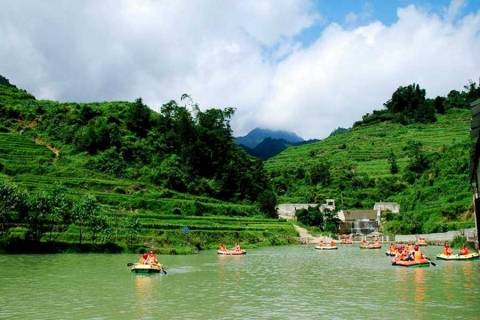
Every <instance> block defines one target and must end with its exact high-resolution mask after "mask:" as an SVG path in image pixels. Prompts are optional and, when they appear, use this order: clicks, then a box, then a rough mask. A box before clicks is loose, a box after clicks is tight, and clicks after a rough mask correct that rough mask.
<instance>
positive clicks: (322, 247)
mask: <svg viewBox="0 0 480 320" xmlns="http://www.w3.org/2000/svg"><path fill="white" fill-rule="evenodd" d="M315 249H317V250H337V249H338V247H336V246H335V247H332V246H315Z"/></svg>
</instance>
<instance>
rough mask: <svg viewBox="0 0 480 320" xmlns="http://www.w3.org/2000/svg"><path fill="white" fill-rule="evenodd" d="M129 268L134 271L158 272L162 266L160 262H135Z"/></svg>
mask: <svg viewBox="0 0 480 320" xmlns="http://www.w3.org/2000/svg"><path fill="white" fill-rule="evenodd" d="M131 270H132V272H135V273H160V272H161V271H162V266H161V265H160V264H143V263H135V264H134V265H133V266H132V268H131Z"/></svg>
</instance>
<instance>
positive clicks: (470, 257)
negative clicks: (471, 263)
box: [437, 252, 480, 260]
mask: <svg viewBox="0 0 480 320" xmlns="http://www.w3.org/2000/svg"><path fill="white" fill-rule="evenodd" d="M478 258H480V254H478V253H477V252H472V253H469V254H465V255H458V254H451V255H449V256H447V255H445V254H443V253H441V254H438V255H437V259H440V260H474V259H478Z"/></svg>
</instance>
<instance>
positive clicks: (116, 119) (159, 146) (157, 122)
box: [0, 78, 276, 216]
mask: <svg viewBox="0 0 480 320" xmlns="http://www.w3.org/2000/svg"><path fill="white" fill-rule="evenodd" d="M3 79H4V78H3ZM0 90H1V91H2V92H0V93H1V94H0V120H2V123H3V124H4V126H5V127H6V129H8V130H11V129H17V130H22V132H29V131H30V132H31V134H32V135H41V136H46V137H48V139H49V141H51V142H52V143H53V144H57V145H59V146H72V147H73V148H74V151H75V152H76V153H78V154H84V155H87V156H88V159H89V160H88V162H87V163H86V167H87V168H88V169H91V170H96V171H99V172H104V173H107V174H110V175H115V176H117V177H121V178H127V179H135V180H140V181H145V182H149V183H152V184H155V185H157V186H161V187H165V188H168V189H171V190H175V191H179V192H186V193H190V194H195V195H204V196H208V197H214V198H217V199H221V200H225V201H231V202H245V203H258V205H259V207H260V208H262V210H264V212H265V213H266V214H268V215H271V216H274V215H275V205H274V204H275V203H276V198H275V194H274V193H273V192H272V187H271V184H270V181H269V177H268V175H267V173H266V171H265V170H264V168H263V163H262V162H261V161H260V160H258V159H255V158H253V157H251V156H249V155H248V154H246V152H245V151H244V150H242V149H241V148H239V147H238V146H237V145H236V144H235V143H234V140H233V136H232V130H231V127H230V120H231V118H232V116H233V114H234V109H233V108H224V109H220V108H210V109H205V110H201V109H200V108H199V106H198V105H197V104H196V103H194V102H193V101H192V100H191V98H190V97H189V96H188V95H183V96H182V97H181V99H180V103H178V102H176V101H174V100H172V101H169V102H167V103H165V104H163V105H162V106H161V107H160V109H159V111H158V112H156V111H153V110H152V109H150V108H149V107H148V106H146V105H145V104H144V103H143V101H142V99H141V98H139V99H137V100H136V101H135V102H133V103H131V102H101V103H84V104H78V103H58V102H55V101H43V100H41V101H38V100H35V99H34V98H33V97H32V96H30V95H26V93H24V92H23V91H21V90H18V89H16V87H14V86H12V85H10V84H9V83H8V80H6V81H3V82H2V83H0ZM19 123H21V124H23V127H22V128H19ZM29 123H30V124H31V123H35V125H30V126H28V125H25V124H29ZM0 129H1V128H0Z"/></svg>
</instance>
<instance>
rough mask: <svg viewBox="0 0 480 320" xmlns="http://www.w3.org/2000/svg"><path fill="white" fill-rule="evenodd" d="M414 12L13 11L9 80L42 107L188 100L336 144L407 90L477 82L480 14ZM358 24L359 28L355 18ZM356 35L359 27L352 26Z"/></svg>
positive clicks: (277, 4)
mask: <svg viewBox="0 0 480 320" xmlns="http://www.w3.org/2000/svg"><path fill="white" fill-rule="evenodd" d="M462 3H463V2H462V1H452V3H451V5H450V7H449V8H445V10H444V12H443V13H442V14H438V13H437V14H434V13H432V12H429V11H426V10H424V9H421V8H418V7H415V6H407V7H404V8H399V9H398V20H397V21H396V22H395V23H393V24H391V25H385V24H383V23H382V22H379V21H375V20H373V21H370V22H365V23H363V24H360V25H358V24H355V26H353V27H352V25H348V26H342V25H339V24H335V23H331V24H329V25H326V26H325V27H324V29H323V30H322V31H321V33H320V34H319V35H318V37H317V38H315V39H314V40H313V41H311V42H309V43H307V44H302V43H301V42H300V41H299V37H301V35H302V33H303V32H304V31H305V30H307V29H308V28H309V27H311V26H312V25H314V24H315V23H319V21H321V19H322V17H321V10H320V12H318V11H317V10H316V9H315V8H314V6H313V4H312V2H310V1H307V0H304V1H293V0H291V1H288V0H285V1H273V0H272V1H236V2H225V1H214V0H211V1H195V0H191V1H190V0H189V1H151V0H141V1H113V0H106V1H101V2H99V1H65V0H64V1H53V2H46V1H42V2H40V1H5V2H4V3H2V10H1V11H0V42H1V43H2V45H1V46H0V74H3V75H6V76H7V77H8V78H10V79H11V80H12V82H13V83H16V84H18V85H19V86H20V87H25V88H27V89H28V90H30V91H31V92H32V93H34V94H35V95H36V96H38V97H40V98H49V99H60V100H69V101H72V100H76V101H94V100H111V99H114V100H119V99H121V100H133V99H135V98H136V97H143V98H144V100H145V101H146V102H147V103H148V104H149V105H151V106H153V107H157V108H158V107H159V106H160V105H161V104H162V103H164V102H166V101H168V100H170V99H178V98H179V97H180V95H181V94H182V93H185V92H186V93H189V94H190V95H191V96H192V97H193V98H194V100H196V101H198V102H199V103H200V105H201V106H232V107H236V108H237V113H236V115H235V117H234V120H233V123H232V125H233V127H234V129H235V131H236V132H235V133H236V135H242V134H245V133H246V132H248V131H249V130H250V129H252V128H254V127H257V126H258V127H268V128H272V129H285V130H292V131H293V130H294V131H296V132H298V133H299V134H300V135H301V136H303V137H306V138H312V137H325V136H326V135H328V133H329V132H331V131H332V130H333V129H334V128H336V127H338V126H350V125H351V124H352V122H353V121H355V120H358V118H359V117H360V116H361V115H362V114H364V113H366V112H369V111H371V110H372V109H374V108H379V107H380V106H381V105H382V103H383V102H385V101H386V100H387V99H388V98H389V96H390V95H391V93H392V92H393V90H395V89H396V88H397V87H398V86H399V85H406V84H409V83H411V82H418V83H420V84H421V85H422V86H423V87H425V88H426V89H427V93H428V94H429V95H430V96H432V95H437V94H446V93H447V92H448V90H450V89H452V88H461V86H462V85H463V84H465V83H466V81H467V80H468V79H476V78H477V77H478V76H480V73H479V71H480V59H478V56H479V54H480V38H479V34H480V14H478V13H471V14H469V15H464V16H461V15H459V10H460V9H461V7H462ZM350 20H351V19H350ZM350 22H351V21H350Z"/></svg>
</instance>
